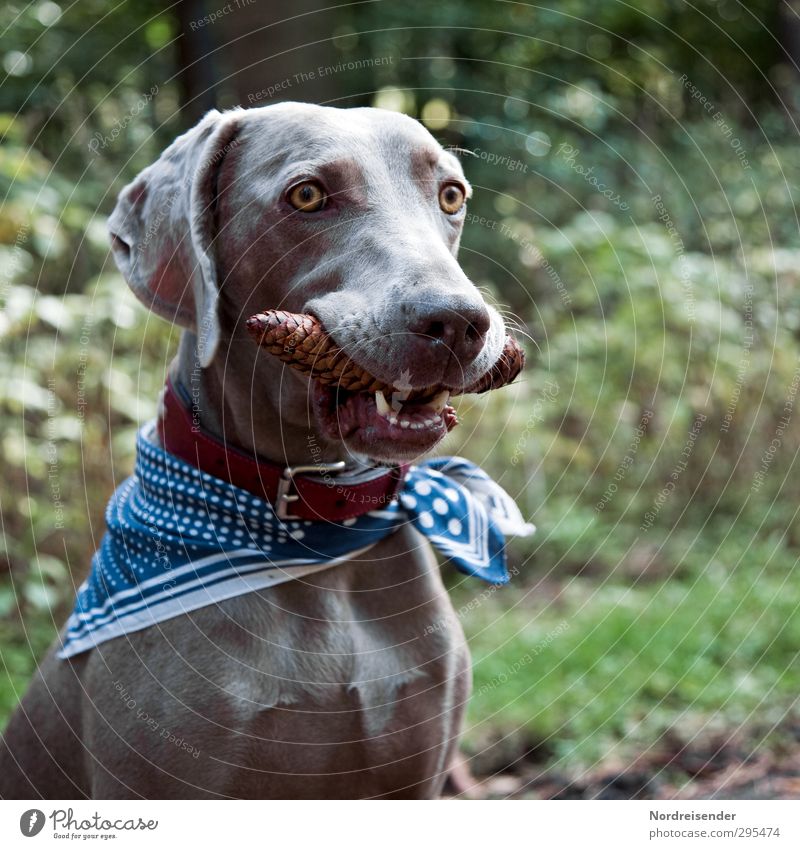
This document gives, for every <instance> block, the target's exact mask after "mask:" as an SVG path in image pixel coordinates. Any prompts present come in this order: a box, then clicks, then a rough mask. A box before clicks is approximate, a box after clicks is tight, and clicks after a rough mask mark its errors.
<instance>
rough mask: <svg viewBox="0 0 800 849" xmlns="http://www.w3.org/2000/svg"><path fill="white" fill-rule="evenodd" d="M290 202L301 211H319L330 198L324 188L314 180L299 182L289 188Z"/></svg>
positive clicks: (288, 198) (288, 196)
mask: <svg viewBox="0 0 800 849" xmlns="http://www.w3.org/2000/svg"><path fill="white" fill-rule="evenodd" d="M286 197H287V200H288V201H289V203H290V204H291V205H292V206H293V207H294V208H295V209H296V210H298V211H299V212H319V211H320V210H321V209H322V208H323V207H324V206H325V203H326V202H327V200H328V196H327V195H326V194H325V191H324V189H323V188H322V186H320V184H319V183H315V182H314V181H313V180H306V182H305V183H298V184H297V185H296V186H294V187H293V188H291V189H289V194H288V195H287V196H286Z"/></svg>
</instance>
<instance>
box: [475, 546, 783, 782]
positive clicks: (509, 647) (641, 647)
mask: <svg viewBox="0 0 800 849" xmlns="http://www.w3.org/2000/svg"><path fill="white" fill-rule="evenodd" d="M796 562H797V561H796V559H795V558H794V557H792V556H790V555H789V554H788V553H787V554H786V555H785V556H780V557H776V558H773V562H772V563H771V564H770V566H769V568H763V564H758V563H753V562H750V563H749V564H747V565H742V566H741V567H740V568H737V569H734V570H732V571H726V570H725V569H724V567H722V566H720V565H718V564H717V565H712V566H711V567H709V568H706V569H703V570H699V571H697V573H696V576H695V577H691V576H689V577H685V578H682V579H672V580H666V581H663V582H660V583H657V584H652V583H649V584H642V585H639V586H637V585H632V586H624V585H620V584H619V583H615V582H611V581H604V582H593V581H587V580H584V579H573V580H571V581H569V582H567V583H566V584H563V585H562V586H560V587H559V588H558V592H557V593H556V594H555V596H554V595H553V594H552V592H551V593H549V594H548V595H549V597H542V596H544V593H541V594H540V592H539V589H538V588H537V587H535V586H534V587H531V588H530V589H529V590H528V591H527V593H525V594H524V595H518V596H516V597H511V596H506V595H504V594H503V593H502V592H498V593H495V594H494V595H493V596H492V597H491V599H490V600H489V601H488V602H486V603H485V604H483V605H481V606H480V607H479V608H478V609H477V610H476V611H474V612H472V613H470V614H469V617H468V618H467V619H466V621H465V622H464V625H465V629H466V631H467V635H468V638H469V642H470V645H471V648H472V652H473V656H474V661H475V666H474V675H475V684H474V697H473V699H472V702H471V704H470V711H469V724H468V731H467V735H466V740H467V745H468V747H469V748H470V749H471V750H472V751H473V752H477V751H480V749H481V748H482V747H483V746H485V745H486V744H487V742H488V741H489V740H491V739H496V738H497V736H498V735H499V736H501V737H503V736H506V735H508V736H510V737H512V738H513V737H520V738H523V739H525V740H526V741H528V742H529V743H530V741H535V743H536V744H538V745H539V746H540V747H544V749H543V751H545V752H546V753H547V754H549V756H550V758H551V759H552V761H551V762H552V763H553V765H559V766H564V767H577V766H581V765H583V766H586V765H589V764H591V763H593V762H596V761H597V760H599V759H601V758H607V757H613V756H614V755H619V756H623V755H627V754H630V753H631V752H632V751H642V750H643V749H646V748H648V747H649V746H651V745H653V744H654V743H655V742H656V741H657V740H658V739H659V738H660V737H661V736H662V735H663V734H664V733H666V732H667V731H669V732H671V733H677V734H678V735H679V736H680V737H681V738H682V739H685V740H688V739H690V738H691V737H692V736H693V735H694V734H703V733H704V732H708V731H712V730H714V731H720V730H726V731H732V730H734V729H736V728H738V727H740V726H748V725H755V724H758V725H759V726H760V727H764V726H767V727H769V726H772V725H777V724H778V723H780V722H781V721H782V720H783V719H784V718H785V717H786V715H787V713H792V712H793V711H794V710H795V709H796V708H797V699H798V692H800V665H798V652H799V650H800V615H798V614H799V613H800V611H798V602H797V598H796V595H794V594H793V593H791V592H789V591H788V590H789V589H790V587H791V586H792V585H793V583H794V581H795V580H796V576H795V572H796Z"/></svg>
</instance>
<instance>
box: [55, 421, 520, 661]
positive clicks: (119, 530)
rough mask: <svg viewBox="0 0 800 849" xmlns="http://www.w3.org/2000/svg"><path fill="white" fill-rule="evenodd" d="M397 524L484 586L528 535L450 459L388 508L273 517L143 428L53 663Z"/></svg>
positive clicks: (503, 575)
mask: <svg viewBox="0 0 800 849" xmlns="http://www.w3.org/2000/svg"><path fill="white" fill-rule="evenodd" d="M372 473H373V474H374V471H373V472H372ZM367 474H368V473H367ZM341 480H342V478H341V476H339V477H337V478H336V479H335V480H333V481H332V485H333V486H335V485H336V482H337V481H341ZM349 482H351V483H352V482H357V479H355V480H354V479H352V478H351V479H350V480H349ZM405 522H411V523H412V524H413V525H414V527H415V528H417V530H419V531H420V532H421V533H422V534H423V535H424V536H426V537H427V538H428V539H429V540H430V541H431V542H432V543H433V545H434V546H435V547H436V548H437V549H439V551H441V553H442V554H444V555H445V556H446V557H448V558H449V559H450V560H452V562H453V563H454V564H455V565H456V567H457V568H458V569H459V570H460V571H461V572H464V573H465V574H467V575H474V576H476V577H478V578H481V579H483V580H484V581H488V582H489V583H492V584H504V583H506V582H507V581H508V580H509V575H508V571H507V569H506V563H505V540H504V535H505V534H518V535H520V536H528V535H529V534H532V533H533V532H534V530H535V529H534V527H533V525H529V524H527V523H526V522H525V521H524V520H523V518H522V515H521V514H520V512H519V509H518V508H517V506H516V504H515V503H514V501H513V500H512V499H511V497H510V496H509V495H508V494H507V493H506V492H505V491H504V490H503V489H502V488H501V487H500V486H498V485H497V484H496V483H494V481H492V480H491V479H490V478H489V477H488V475H486V473H485V472H483V471H482V470H481V469H479V468H478V467H477V466H475V465H474V464H473V463H470V462H469V461H467V460H464V459H461V458H459V457H449V458H443V459H442V458H440V459H436V460H428V461H425V462H422V463H420V464H419V465H417V466H413V467H412V468H411V469H410V470H409V472H408V474H407V476H406V479H405V482H404V485H403V488H402V490H401V491H400V493H399V496H398V498H397V499H396V500H395V501H392V502H391V503H389V504H386V505H380V507H379V509H376V510H374V511H371V512H369V513H365V514H364V515H362V516H359V517H357V518H355V519H346V520H344V521H342V522H326V521H313V522H312V521H307V520H303V519H280V518H279V517H278V516H277V515H276V514H275V511H274V509H273V507H272V505H271V504H270V503H269V502H267V501H265V500H264V499H262V498H259V497H257V496H255V495H252V494H251V493H249V492H247V491H245V490H243V489H239V488H238V487H235V486H233V485H232V484H229V483H227V482H225V481H222V480H220V479H219V478H215V477H213V476H211V475H209V474H207V473H206V472H202V471H200V470H199V469H196V468H195V467H194V466H191V465H189V464H188V463H186V462H184V461H183V460H181V459H179V458H178V457H175V456H174V455H172V454H169V453H167V452H166V451H164V449H163V448H161V447H160V445H158V443H157V441H156V438H155V428H154V425H153V424H152V423H151V424H149V425H145V426H144V427H143V428H142V429H141V431H140V432H139V435H138V438H137V458H136V468H135V472H134V474H133V475H132V476H131V477H130V478H128V479H127V480H126V481H125V482H124V483H123V484H122V485H121V486H120V487H119V489H118V490H117V491H116V492H115V493H114V495H113V496H112V497H111V500H110V501H109V504H108V507H107V509H106V525H107V530H106V533H105V535H104V536H103V540H102V542H101V545H100V548H99V549H98V551H97V552H96V553H95V555H94V558H93V559H92V568H91V572H90V573H89V577H88V578H87V579H86V581H85V582H84V583H83V584H82V586H81V587H80V588H79V590H78V597H77V600H76V603H75V609H74V611H73V613H72V615H71V616H70V618H69V621H68V622H67V629H66V633H65V635H64V640H63V645H62V647H61V650H60V651H59V657H62V658H66V657H72V656H73V655H76V654H79V653H80V652H83V651H86V650H88V649H90V648H92V647H93V646H96V645H98V644H99V643H103V642H105V641H106V640H110V639H113V638H114V637H119V636H121V635H123V634H129V633H132V632H134V631H140V630H142V629H143V628H148V627H150V626H151V625H154V624H156V623H158V622H163V621H164V620H166V619H172V618H173V617H175V616H180V615H181V614H183V613H188V612H189V611H192V610H197V609H198V608H201V607H206V606H207V605H211V604H215V603H217V602H220V601H223V600H225V599H228V598H232V597H234V596H238V595H243V594H244V593H249V592H253V591H256V590H263V589H266V588H268V587H271V586H274V585H275V584H280V583H283V582H284V581H291V580H294V579H297V578H300V577H302V576H303V575H308V574H310V573H311V572H316V571H319V570H321V569H328V568H331V567H333V566H335V565H336V564H337V563H342V562H344V561H345V560H348V559H350V558H351V557H354V556H356V555H358V554H361V553H362V552H364V551H366V550H368V549H369V548H370V547H371V546H373V545H375V543H377V542H378V541H379V540H381V539H383V538H385V537H387V536H388V535H389V534H391V533H393V532H394V531H396V530H397V529H398V528H399V527H400V526H401V525H402V524H403V523H405Z"/></svg>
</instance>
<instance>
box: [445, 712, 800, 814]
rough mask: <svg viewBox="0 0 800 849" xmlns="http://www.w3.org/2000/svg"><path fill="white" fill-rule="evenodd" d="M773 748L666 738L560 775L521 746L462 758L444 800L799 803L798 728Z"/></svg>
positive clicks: (744, 742)
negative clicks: (495, 756)
mask: <svg viewBox="0 0 800 849" xmlns="http://www.w3.org/2000/svg"><path fill="white" fill-rule="evenodd" d="M782 731H783V732H784V733H783V735H782V738H781V743H780V744H778V745H772V746H771V747H770V748H769V749H766V748H764V747H762V748H761V750H759V749H758V748H754V746H753V744H752V741H751V740H748V739H747V738H745V737H742V738H735V737H729V738H719V739H712V740H708V741H703V742H698V743H696V744H693V745H683V744H681V743H679V742H677V741H676V740H671V739H669V737H667V738H666V739H665V740H663V741H661V742H660V743H659V744H658V745H657V746H654V747H653V748H652V749H650V750H649V751H648V752H647V753H646V754H644V755H640V756H638V757H635V758H632V759H631V760H629V761H627V762H621V761H617V762H613V763H612V762H608V763H605V764H603V765H601V766H599V767H597V768H594V769H592V770H589V771H586V772H582V773H579V774H575V775H567V774H565V773H560V772H558V771H555V770H553V768H551V767H547V766H546V765H543V764H541V763H537V761H538V760H540V757H539V755H538V753H537V747H536V746H532V747H528V748H525V747H521V748H520V749H519V750H518V751H517V753H516V754H515V755H514V756H512V757H511V758H509V757H508V756H506V758H505V760H506V761H507V763H505V764H503V763H502V762H498V763H494V764H491V763H487V759H486V758H485V757H482V756H477V757H475V758H474V759H472V760H467V758H466V757H465V756H462V757H461V759H460V760H459V763H457V764H456V765H455V766H454V769H453V772H452V775H451V778H450V780H449V782H448V788H447V789H448V793H447V795H449V796H452V797H459V796H462V797H467V798H479V799H658V800H664V799H799V798H800V726H793V727H787V728H784V729H782Z"/></svg>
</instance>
